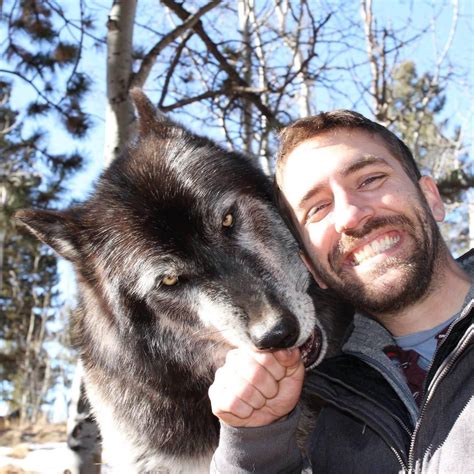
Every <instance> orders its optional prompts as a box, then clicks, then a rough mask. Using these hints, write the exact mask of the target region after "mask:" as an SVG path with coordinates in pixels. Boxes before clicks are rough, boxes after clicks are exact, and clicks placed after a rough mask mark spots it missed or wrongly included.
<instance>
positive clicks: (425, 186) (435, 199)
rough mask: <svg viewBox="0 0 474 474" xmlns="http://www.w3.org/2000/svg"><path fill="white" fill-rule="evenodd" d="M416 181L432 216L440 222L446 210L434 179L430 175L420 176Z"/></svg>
mask: <svg viewBox="0 0 474 474" xmlns="http://www.w3.org/2000/svg"><path fill="white" fill-rule="evenodd" d="M418 183H419V184H420V187H421V191H422V192H423V194H424V196H425V198H426V201H427V202H428V205H429V206H430V209H431V213H432V214H433V217H434V218H435V220H436V221H437V222H442V221H443V220H444V218H445V216H446V211H445V209H444V203H443V200H442V199H441V196H440V194H439V190H438V186H436V183H435V181H434V180H433V178H431V177H430V176H422V177H421V178H420V179H419V180H418Z"/></svg>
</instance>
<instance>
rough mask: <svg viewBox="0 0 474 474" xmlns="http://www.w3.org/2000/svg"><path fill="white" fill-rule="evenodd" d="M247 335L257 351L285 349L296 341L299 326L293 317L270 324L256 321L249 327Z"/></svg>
mask: <svg viewBox="0 0 474 474" xmlns="http://www.w3.org/2000/svg"><path fill="white" fill-rule="evenodd" d="M249 333H250V339H251V341H252V342H253V344H254V345H255V347H256V348H257V349H262V350H265V349H285V348H287V347H291V346H294V345H295V343H296V341H297V340H298V337H299V324H298V322H297V321H296V319H295V318H294V317H293V316H289V317H285V318H283V319H279V320H278V321H277V322H275V321H272V322H271V323H266V322H265V321H257V322H255V323H253V324H251V325H250V327H249Z"/></svg>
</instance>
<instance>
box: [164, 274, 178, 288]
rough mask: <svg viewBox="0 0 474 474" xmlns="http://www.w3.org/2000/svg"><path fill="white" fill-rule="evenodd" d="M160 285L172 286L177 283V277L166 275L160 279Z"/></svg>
mask: <svg viewBox="0 0 474 474" xmlns="http://www.w3.org/2000/svg"><path fill="white" fill-rule="evenodd" d="M161 283H163V285H166V286H173V285H176V283H178V277H177V276H175V275H166V276H165V277H163V278H162V279H161Z"/></svg>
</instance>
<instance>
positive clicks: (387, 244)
mask: <svg viewBox="0 0 474 474" xmlns="http://www.w3.org/2000/svg"><path fill="white" fill-rule="evenodd" d="M399 240H400V236H398V235H397V236H396V237H389V236H388V235H387V236H385V237H384V238H382V239H378V240H374V241H372V242H370V243H369V244H367V245H365V246H364V247H363V248H362V249H361V250H359V251H358V252H354V253H353V257H354V264H355V265H359V264H360V263H362V262H363V261H364V260H367V259H368V258H371V257H375V256H376V255H378V254H380V253H382V252H385V251H386V250H388V249H391V248H392V247H393V246H394V245H395V244H396V243H397V242H398V241H399Z"/></svg>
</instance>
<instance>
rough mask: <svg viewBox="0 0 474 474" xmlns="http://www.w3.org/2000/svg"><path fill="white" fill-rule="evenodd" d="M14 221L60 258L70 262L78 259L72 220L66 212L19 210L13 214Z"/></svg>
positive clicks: (74, 228) (75, 232) (75, 230)
mask: <svg viewBox="0 0 474 474" xmlns="http://www.w3.org/2000/svg"><path fill="white" fill-rule="evenodd" d="M14 218H15V221H16V222H17V223H18V224H20V225H21V226H23V227H25V228H26V229H27V230H28V231H29V232H31V233H32V234H33V235H34V236H35V237H37V238H38V239H39V240H41V242H44V243H45V244H47V245H49V246H50V247H51V248H52V249H53V250H54V251H56V252H57V253H58V254H59V255H61V257H64V258H65V259H66V260H70V261H71V262H74V261H77V260H78V259H79V252H78V251H77V246H76V243H75V241H76V239H75V236H76V235H77V229H76V226H75V223H74V220H73V219H72V217H71V216H70V215H68V214H67V212H64V211H63V212H61V211H44V210H37V209H21V210H19V211H17V212H16V213H15V216H14Z"/></svg>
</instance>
